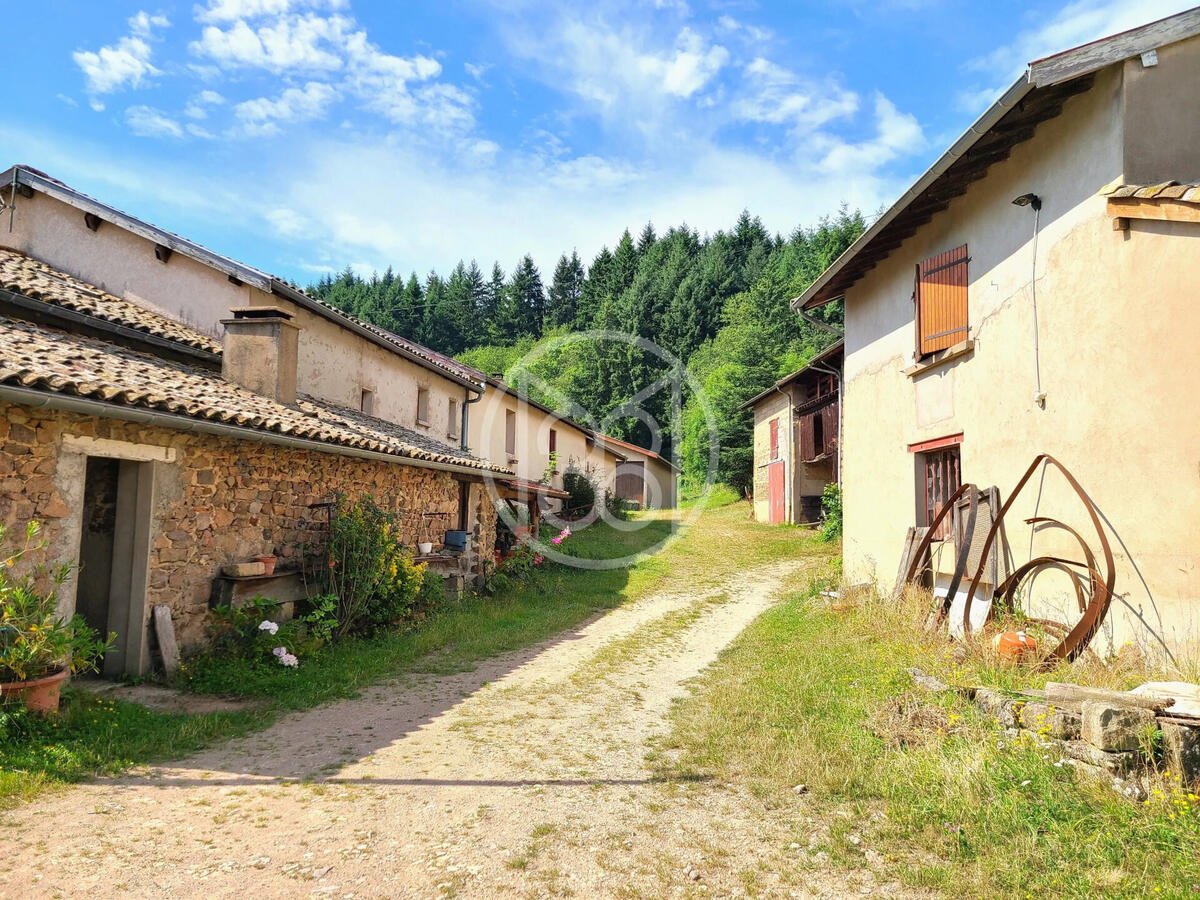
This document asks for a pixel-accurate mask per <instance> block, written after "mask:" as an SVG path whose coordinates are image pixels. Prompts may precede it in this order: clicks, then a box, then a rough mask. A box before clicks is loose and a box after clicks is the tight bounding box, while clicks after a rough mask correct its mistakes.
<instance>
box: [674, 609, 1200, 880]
mask: <svg viewBox="0 0 1200 900" xmlns="http://www.w3.org/2000/svg"><path fill="white" fill-rule="evenodd" d="M947 646H948V644H947V642H945V641H944V640H941V641H939V640H937V639H934V638H930V637H929V636H927V635H925V634H923V633H922V632H921V631H919V630H918V629H915V628H913V627H912V625H911V624H906V622H905V620H904V617H903V616H902V615H900V614H899V613H898V612H897V611H896V608H895V606H894V605H892V607H891V610H890V611H889V609H887V608H885V607H884V606H883V605H881V604H871V603H864V605H863V606H862V607H860V608H859V609H857V610H851V611H849V612H848V613H843V614H841V615H839V614H835V613H834V612H832V611H831V610H830V609H829V608H828V607H826V606H825V605H824V604H822V603H820V602H819V600H818V598H817V597H816V592H815V590H814V589H813V588H812V587H809V588H808V589H802V590H798V591H797V592H796V593H794V594H792V595H790V596H789V597H788V599H787V600H786V601H785V602H783V603H781V604H780V605H778V606H776V607H774V608H773V609H771V610H769V611H768V612H766V613H765V614H764V615H762V616H761V617H760V618H759V619H758V620H756V621H755V622H754V623H753V624H752V625H751V626H750V627H749V628H748V629H747V630H746V631H745V632H743V634H742V635H741V636H740V637H739V639H738V640H737V641H735V642H734V644H733V645H731V647H730V648H729V649H728V650H727V651H726V652H725V654H723V656H722V657H721V659H720V660H719V661H718V663H717V664H716V665H715V666H714V667H713V668H712V669H711V670H709V671H708V672H707V673H706V674H705V676H703V678H702V682H701V685H700V688H699V690H698V692H697V693H696V694H695V695H694V696H692V697H691V698H690V699H688V700H687V701H685V702H684V703H682V704H680V705H679V706H678V707H677V708H676V710H675V711H674V713H673V715H674V722H673V731H672V734H671V736H670V738H669V739H668V740H666V741H665V742H663V746H662V747H661V748H659V749H660V750H661V749H666V748H674V749H675V750H676V751H677V752H676V753H675V754H663V753H661V752H658V753H656V754H655V759H656V760H658V761H659V762H658V764H659V765H661V766H663V767H664V770H665V773H668V774H674V775H715V776H717V777H720V778H724V779H728V780H732V781H741V782H742V783H745V784H747V785H748V786H749V787H750V788H751V790H752V791H753V793H754V794H755V795H756V796H757V797H758V798H759V799H760V800H761V801H762V802H763V803H764V804H766V805H768V806H772V807H786V806H788V805H789V804H804V805H806V806H809V807H811V808H812V809H814V810H815V811H816V812H817V813H818V814H821V813H823V814H824V815H826V816H828V817H829V821H830V822H831V823H832V827H831V832H830V836H829V839H828V842H827V845H826V846H824V847H822V848H818V849H824V850H826V851H827V852H828V853H829V854H830V856H831V858H832V860H833V862H834V864H837V865H842V866H845V867H847V868H855V867H861V866H862V865H863V852H864V851H865V849H867V848H868V847H869V848H872V849H875V850H877V851H879V852H881V853H883V854H884V856H885V859H886V860H887V862H885V864H884V865H885V867H886V868H888V869H890V871H889V872H888V873H887V874H888V876H890V877H893V878H897V879H899V880H901V881H903V882H904V883H907V884H909V885H910V886H913V887H919V888H931V889H934V890H937V891H944V892H945V893H947V894H949V895H951V896H973V897H994V896H1013V897H1027V896H1034V897H1046V896H1054V897H1060V896H1061V897H1091V896H1112V897H1149V896H1170V897H1180V896H1185V895H1186V896H1193V895H1194V894H1195V893H1196V892H1197V890H1200V887H1198V886H1200V807H1198V806H1197V803H1196V801H1195V800H1191V799H1189V798H1188V795H1187V794H1186V793H1185V792H1182V791H1180V790H1179V788H1178V786H1175V787H1174V788H1172V787H1171V785H1172V784H1173V782H1171V781H1170V779H1167V778H1161V779H1159V780H1158V782H1157V783H1158V790H1159V791H1160V793H1159V794H1152V795H1151V798H1150V801H1149V802H1148V803H1146V804H1143V803H1138V802H1136V801H1132V800H1129V799H1127V798H1124V797H1121V796H1118V794H1117V793H1116V792H1115V791H1114V790H1113V788H1112V786H1111V785H1110V784H1108V783H1103V782H1097V781H1092V780H1089V779H1086V778H1082V777H1078V776H1075V775H1073V774H1072V770H1071V768H1070V767H1069V766H1067V765H1060V766H1056V765H1055V763H1056V762H1058V761H1059V755H1058V754H1057V753H1054V752H1053V751H1052V750H1044V749H1040V748H1037V747H1034V746H1031V743H1032V742H1026V743H1024V744H1018V745H1017V746H1014V742H1013V741H1012V740H1011V739H1009V738H1007V737H1006V736H1005V735H1004V734H1003V733H1002V732H1000V731H999V729H998V728H997V727H996V726H995V725H994V724H993V723H989V722H988V721H986V720H985V719H984V717H983V716H982V715H981V714H979V713H978V712H977V711H976V710H975V708H974V707H973V706H970V705H969V704H968V703H967V702H966V701H964V700H961V699H960V698H958V696H957V695H953V694H950V695H945V696H939V697H937V698H930V697H927V696H925V695H922V694H920V693H918V692H914V686H913V683H912V679H911V676H910V675H909V674H908V668H909V667H910V666H914V665H917V666H921V667H923V668H925V669H926V670H927V671H934V672H936V673H938V674H941V675H943V676H948V675H949V674H951V673H953V672H957V673H958V675H959V676H961V678H962V679H963V680H964V681H976V683H977V679H978V678H979V676H980V675H981V674H984V675H985V674H986V671H982V672H981V671H980V669H987V667H988V663H987V662H986V661H984V662H983V663H980V664H978V667H977V666H976V664H975V663H973V662H971V661H969V660H967V661H958V662H955V661H953V659H952V658H951V657H950V656H949V655H947V654H944V653H942V652H940V650H942V649H944V648H946V647H947ZM1009 677H1010V679H1012V680H1019V679H1017V678H1016V676H1009ZM900 698H907V700H908V703H909V708H910V709H913V708H915V709H917V710H919V711H920V716H921V718H920V724H917V725H914V723H913V721H912V720H911V719H905V718H904V717H900V716H898V715H897V713H896V711H895V710H896V709H897V707H896V706H895V704H896V702H897V700H898V699H900ZM889 738H891V739H890V740H889ZM672 757H673V758H674V760H675V761H674V762H668V761H667V760H668V759H670V758H672ZM797 784H805V785H807V786H808V793H807V794H805V795H804V797H803V799H800V798H799V797H798V796H797V795H796V794H795V793H794V791H793V787H794V786H795V785H797ZM835 812H840V813H842V814H843V815H834V813H835ZM879 813H884V814H885V815H883V816H880V815H878V814H879ZM845 814H848V815H849V817H848V818H847V817H846V816H845ZM852 832H854V833H857V834H859V835H861V836H862V843H861V846H860V845H855V844H853V843H851V842H849V841H848V840H847V837H848V836H849V835H850V833H852ZM794 839H795V840H797V841H800V842H801V843H805V842H806V840H807V838H806V836H805V835H803V834H797V835H796V836H795V838H794Z"/></svg>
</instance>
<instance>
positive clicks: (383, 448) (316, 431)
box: [0, 319, 512, 475]
mask: <svg viewBox="0 0 1200 900" xmlns="http://www.w3.org/2000/svg"><path fill="white" fill-rule="evenodd" d="M0 383H2V384H15V385H20V386H22V387H27V388H33V389H35V390H39V391H45V392H47V393H59V394H69V395H72V396H78V397H86V398H91V399H94V400H100V401H103V402H105V403H111V404H114V405H120V406H129V407H136V408H139V409H149V410H157V411H160V412H167V413H174V414H175V415H180V416H186V417H189V418H193V419H202V420H207V421H213V422H221V423H224V424H227V425H235V426H239V427H242V428H247V429H250V430H253V431H262V432H275V433H277V434H283V435H288V436H291V437H297V438H304V439H307V440H312V441H319V442H321V443H326V444H334V445H340V446H345V447H356V448H358V449H363V450H373V451H376V452H378V453H386V454H390V455H393V456H396V457H400V458H408V459H414V460H425V461H431V462H441V463H449V464H454V465H460V466H467V467H470V468H475V469H480V470H494V471H496V472H498V473H502V474H507V475H511V474H512V471H511V470H510V469H507V468H505V467H503V466H495V465H492V464H489V463H487V462H484V461H482V460H479V459H476V458H475V457H473V456H471V455H470V454H469V453H467V452H466V451H463V450H459V449H457V448H454V447H450V446H448V445H446V444H443V443H441V442H440V441H437V440H435V439H433V438H430V437H427V436H426V435H423V434H418V433H417V432H414V431H411V430H409V429H407V428H404V427H403V426H401V425H397V424H395V423H393V422H387V421H384V420H382V419H376V418H373V417H371V416H367V415H364V414H363V413H360V412H358V411H356V410H350V409H345V408H343V407H339V406H335V405H333V404H331V403H328V402H325V401H319V400H315V399H313V398H309V397H304V398H301V400H300V401H299V403H298V404H297V406H296V407H290V406H284V405H283V404H281V403H277V402H276V401H274V400H272V399H270V398H269V397H264V396H262V395H261V394H256V393H254V392H253V391H250V390H247V389H245V388H242V387H239V386H238V385H235V384H231V383H230V382H228V381H225V380H224V379H223V378H221V377H220V376H219V375H217V374H216V373H214V372H209V371H206V370H203V369H199V368H193V367H191V366H187V365H183V364H181V363H175V362H171V361H169V360H165V359H161V358H159V357H156V356H152V355H149V354H146V353H139V352H137V351H135V350H130V349H126V348H124V347H118V346H116V345H114V344H109V343H106V342H104V341H101V340H97V339H94V338H88V337H82V336H79V335H74V334H68V333H66V332H63V331H58V330H56V329H52V328H46V327H43V326H39V325H33V324H29V323H27V322H19V321H15V320H11V319H0Z"/></svg>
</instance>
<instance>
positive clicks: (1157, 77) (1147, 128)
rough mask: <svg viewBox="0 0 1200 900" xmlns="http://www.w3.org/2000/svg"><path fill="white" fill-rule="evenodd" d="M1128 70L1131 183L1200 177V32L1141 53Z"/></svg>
mask: <svg viewBox="0 0 1200 900" xmlns="http://www.w3.org/2000/svg"><path fill="white" fill-rule="evenodd" d="M1124 69H1125V73H1124V74H1125V179H1126V180H1127V181H1129V182H1130V183H1131V184H1159V183H1160V182H1163V181H1181V182H1193V181H1200V154H1197V152H1196V148H1197V147H1198V146H1200V114H1198V113H1197V109H1196V106H1197V102H1200V101H1198V100H1197V98H1200V37H1194V38H1191V39H1189V40H1186V41H1180V42H1179V43H1177V44H1170V45H1168V46H1166V47H1162V48H1160V49H1159V50H1158V65H1156V66H1151V67H1149V68H1147V67H1146V66H1144V65H1142V61H1141V59H1140V58H1139V57H1135V58H1134V59H1130V60H1127V61H1126V62H1125V64H1124Z"/></svg>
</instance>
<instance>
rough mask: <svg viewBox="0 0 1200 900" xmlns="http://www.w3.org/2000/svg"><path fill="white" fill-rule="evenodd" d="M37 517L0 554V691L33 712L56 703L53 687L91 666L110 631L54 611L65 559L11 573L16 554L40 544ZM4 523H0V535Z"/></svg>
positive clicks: (49, 708)
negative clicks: (21, 539)
mask: <svg viewBox="0 0 1200 900" xmlns="http://www.w3.org/2000/svg"><path fill="white" fill-rule="evenodd" d="M37 535H38V526H37V523H35V522H31V523H30V524H29V526H28V527H27V528H26V530H25V546H24V547H23V548H21V549H20V550H17V551H15V552H14V553H11V554H8V555H7V556H5V557H4V558H3V559H0V697H10V696H13V697H19V698H20V699H21V700H23V701H24V703H25V706H26V708H28V709H29V710H31V711H33V712H43V713H50V712H54V711H56V710H57V709H58V697H59V690H60V689H61V687H62V683H63V681H64V680H65V679H66V677H67V676H68V675H70V674H71V673H72V672H83V671H88V670H92V669H95V668H96V667H97V666H98V665H99V663H100V660H101V659H103V657H104V654H105V652H106V651H107V650H108V648H109V646H110V645H111V644H112V642H113V640H114V639H115V638H116V635H109V637H108V639H107V640H101V639H100V638H99V636H98V635H97V634H96V632H95V631H94V630H93V629H92V628H89V627H88V625H87V624H86V623H85V622H84V621H83V618H82V617H81V616H78V615H76V616H74V617H72V618H70V619H62V618H59V617H58V616H57V610H58V588H59V586H60V585H61V584H62V583H63V581H64V580H65V579H66V577H67V575H68V573H69V572H70V571H71V566H70V565H63V566H59V567H57V568H55V569H47V568H46V567H44V566H39V567H36V568H34V569H33V570H32V571H31V572H28V573H27V574H24V575H20V576H17V575H14V574H13V572H14V571H15V569H16V568H17V563H18V562H19V561H20V559H21V557H22V556H24V555H25V554H26V553H28V552H30V551H31V550H35V549H42V548H44V547H45V546H46V544H45V542H44V541H42V542H40V543H35V538H36V537H37ZM4 536H5V529H4V528H3V527H0V541H3V539H4Z"/></svg>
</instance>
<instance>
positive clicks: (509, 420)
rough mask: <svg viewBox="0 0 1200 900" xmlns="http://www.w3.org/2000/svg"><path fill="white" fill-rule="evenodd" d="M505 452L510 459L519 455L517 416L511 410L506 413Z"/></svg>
mask: <svg viewBox="0 0 1200 900" xmlns="http://www.w3.org/2000/svg"><path fill="white" fill-rule="evenodd" d="M504 452H505V453H507V454H508V455H509V458H510V459H511V458H513V457H515V456H516V455H517V414H516V413H515V412H513V411H512V410H511V409H510V410H506V411H505V413H504Z"/></svg>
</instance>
